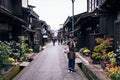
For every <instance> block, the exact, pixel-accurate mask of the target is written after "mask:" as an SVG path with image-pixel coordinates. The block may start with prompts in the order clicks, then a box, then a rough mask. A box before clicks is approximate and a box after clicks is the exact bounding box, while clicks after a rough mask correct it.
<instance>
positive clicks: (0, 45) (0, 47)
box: [0, 41, 11, 74]
mask: <svg viewBox="0 0 120 80" xmlns="http://www.w3.org/2000/svg"><path fill="white" fill-rule="evenodd" d="M10 52H11V51H10V47H9V46H8V43H7V42H2V41H0V71H2V72H0V74H3V72H4V71H3V70H4V65H5V64H6V63H8V57H9V54H10Z"/></svg>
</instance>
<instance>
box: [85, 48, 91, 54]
mask: <svg viewBox="0 0 120 80" xmlns="http://www.w3.org/2000/svg"><path fill="white" fill-rule="evenodd" d="M90 52H91V51H90V50H89V49H88V48H85V49H84V50H83V53H84V54H85V55H86V56H89V54H90Z"/></svg>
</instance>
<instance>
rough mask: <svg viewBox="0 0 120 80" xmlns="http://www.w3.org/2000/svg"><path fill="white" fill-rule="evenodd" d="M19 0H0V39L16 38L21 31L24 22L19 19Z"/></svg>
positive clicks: (20, 9) (20, 10) (20, 12)
mask: <svg viewBox="0 0 120 80" xmlns="http://www.w3.org/2000/svg"><path fill="white" fill-rule="evenodd" d="M21 16H22V5H21V0H17V1H16V0H0V40H1V41H10V40H15V41H17V40H18V36H20V35H21V34H22V33H23V32H22V31H23V29H24V28H22V27H21V26H22V25H25V24H26V22H25V21H24V20H23V19H21V18H20V17H21ZM16 33H17V34H16Z"/></svg>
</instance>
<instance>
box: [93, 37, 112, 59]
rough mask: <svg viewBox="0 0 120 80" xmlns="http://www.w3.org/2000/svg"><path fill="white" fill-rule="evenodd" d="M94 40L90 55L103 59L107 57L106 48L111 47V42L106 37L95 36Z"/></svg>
mask: <svg viewBox="0 0 120 80" xmlns="http://www.w3.org/2000/svg"><path fill="white" fill-rule="evenodd" d="M95 40H96V43H97V45H96V46H95V47H94V51H93V54H92V57H93V58H98V59H100V60H103V59H105V58H106V57H107V55H106V54H107V48H108V47H111V44H112V43H111V42H110V40H108V39H105V40H104V39H102V38H96V39H95Z"/></svg>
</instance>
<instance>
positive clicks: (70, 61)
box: [67, 37, 77, 72]
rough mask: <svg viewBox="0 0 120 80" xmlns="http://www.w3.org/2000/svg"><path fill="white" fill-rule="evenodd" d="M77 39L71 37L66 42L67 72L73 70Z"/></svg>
mask: <svg viewBox="0 0 120 80" xmlns="http://www.w3.org/2000/svg"><path fill="white" fill-rule="evenodd" d="M76 44H77V40H76V38H74V37H73V38H72V39H71V41H70V42H68V44H67V45H68V47H69V53H68V55H67V56H68V72H75V70H74V68H75V49H76Z"/></svg>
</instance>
